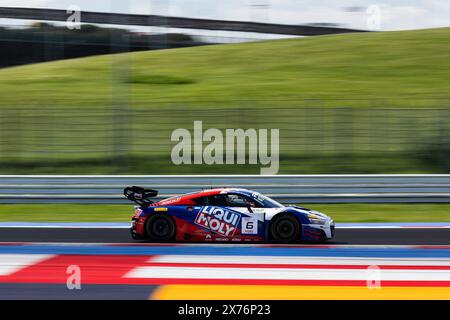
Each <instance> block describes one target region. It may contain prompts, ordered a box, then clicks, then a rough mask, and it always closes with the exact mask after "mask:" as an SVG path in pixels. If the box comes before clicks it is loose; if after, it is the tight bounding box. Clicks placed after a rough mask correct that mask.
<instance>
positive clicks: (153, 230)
mask: <svg viewBox="0 0 450 320" xmlns="http://www.w3.org/2000/svg"><path fill="white" fill-rule="evenodd" d="M146 231H147V236H148V238H149V239H150V240H151V241H154V242H170V241H173V240H174V238H175V233H176V226H175V222H174V221H173V220H172V219H171V218H170V217H169V216H166V215H163V214H157V215H153V216H151V217H150V218H149V219H148V221H147V224H146Z"/></svg>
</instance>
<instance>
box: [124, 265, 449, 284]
mask: <svg viewBox="0 0 450 320" xmlns="http://www.w3.org/2000/svg"><path fill="white" fill-rule="evenodd" d="M371 274H373V271H371V270H360V269H354V270H348V269H320V270H314V269H283V268H276V269H273V268H272V269H271V268H195V267H187V268H186V267H138V268H135V269H133V270H132V271H130V272H128V273H127V274H126V275H125V276H124V277H125V278H151V279H154V278H160V279H161V278H162V279H241V280H268V279H273V280H364V281H366V280H367V279H368V277H369V276H370V275H371ZM379 279H380V280H381V281H383V280H384V281H386V280H391V281H392V280H394V281H395V280H396V281H450V270H380V272H379Z"/></svg>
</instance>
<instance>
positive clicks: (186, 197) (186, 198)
mask: <svg viewBox="0 0 450 320" xmlns="http://www.w3.org/2000/svg"><path fill="white" fill-rule="evenodd" d="M230 192H233V193H234V192H235V193H238V194H239V193H240V194H245V195H251V194H252V193H253V192H254V191H250V190H247V189H242V188H215V189H205V190H201V191H197V192H191V193H186V194H183V195H179V196H175V197H171V198H168V199H164V200H161V201H159V202H155V203H153V204H152V206H165V205H172V206H173V205H189V204H195V203H194V202H193V199H196V198H199V197H208V196H213V195H216V194H226V193H230Z"/></svg>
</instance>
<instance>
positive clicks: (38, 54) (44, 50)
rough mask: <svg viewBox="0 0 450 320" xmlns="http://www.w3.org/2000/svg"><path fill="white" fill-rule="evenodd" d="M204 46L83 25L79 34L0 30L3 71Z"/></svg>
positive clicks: (176, 37)
mask: <svg viewBox="0 0 450 320" xmlns="http://www.w3.org/2000/svg"><path fill="white" fill-rule="evenodd" d="M205 44H206V43H204V42H201V41H198V40H195V39H193V38H192V37H191V36H189V35H186V34H178V33H167V34H141V33H131V32H129V31H128V30H124V29H118V28H102V27H98V26H94V25H82V27H81V29H79V30H77V29H74V30H70V29H68V28H66V27H60V26H54V25H51V24H48V23H35V24H33V25H31V26H30V27H28V28H21V29H11V28H1V27H0V67H8V66H14V65H21V64H28V63H35V62H43V61H52V60H60V59H70V58H77V57H85V56H92V55H99V54H108V53H117V52H127V51H141V50H155V49H164V48H180V47H190V46H199V45H205Z"/></svg>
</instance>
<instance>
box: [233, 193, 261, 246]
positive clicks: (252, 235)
mask: <svg viewBox="0 0 450 320" xmlns="http://www.w3.org/2000/svg"><path fill="white" fill-rule="evenodd" d="M226 196H227V200H228V207H227V208H228V209H230V210H234V211H237V212H239V213H240V221H239V223H238V229H237V232H236V233H235V235H234V238H235V240H242V241H249V240H253V241H262V240H263V236H264V221H265V208H263V207H262V206H261V204H260V203H258V201H255V200H254V199H251V198H249V197H246V196H244V195H241V194H233V193H229V194H227V195H226Z"/></svg>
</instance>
